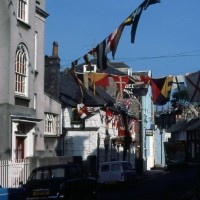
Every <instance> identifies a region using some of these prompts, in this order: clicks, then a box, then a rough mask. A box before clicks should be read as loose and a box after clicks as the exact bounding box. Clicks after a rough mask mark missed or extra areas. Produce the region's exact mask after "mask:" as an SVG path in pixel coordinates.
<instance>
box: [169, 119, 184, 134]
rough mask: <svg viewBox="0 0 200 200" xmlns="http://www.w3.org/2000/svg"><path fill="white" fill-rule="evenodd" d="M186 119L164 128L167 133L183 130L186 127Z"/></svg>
mask: <svg viewBox="0 0 200 200" xmlns="http://www.w3.org/2000/svg"><path fill="white" fill-rule="evenodd" d="M186 123H187V121H186V120H183V121H178V122H176V124H173V125H172V126H171V127H170V128H168V129H167V130H166V132H167V133H173V132H179V131H183V130H184V129H185V128H186Z"/></svg>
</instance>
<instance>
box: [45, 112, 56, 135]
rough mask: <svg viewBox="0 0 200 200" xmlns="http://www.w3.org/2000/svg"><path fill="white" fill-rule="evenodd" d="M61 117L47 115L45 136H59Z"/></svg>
mask: <svg viewBox="0 0 200 200" xmlns="http://www.w3.org/2000/svg"><path fill="white" fill-rule="evenodd" d="M59 125H60V122H59V116H58V115H54V114H50V113H46V114H45V125H44V127H45V130H44V131H45V134H52V135H58V134H59V130H60V126H59Z"/></svg>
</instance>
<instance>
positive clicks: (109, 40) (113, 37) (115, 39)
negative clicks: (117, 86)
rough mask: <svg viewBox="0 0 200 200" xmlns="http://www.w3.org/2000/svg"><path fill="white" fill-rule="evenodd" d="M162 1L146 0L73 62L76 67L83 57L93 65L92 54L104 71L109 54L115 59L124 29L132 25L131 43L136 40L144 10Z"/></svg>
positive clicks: (89, 64)
mask: <svg viewBox="0 0 200 200" xmlns="http://www.w3.org/2000/svg"><path fill="white" fill-rule="evenodd" d="M156 3H160V0H144V1H143V2H142V3H141V4H140V5H139V6H138V7H137V8H136V9H135V10H134V11H133V12H132V13H131V14H130V15H129V16H128V17H127V18H126V19H125V20H124V21H123V22H122V23H121V24H120V25H119V26H118V27H117V28H116V29H115V30H114V31H113V32H112V33H110V34H109V35H108V37H106V38H105V39H104V40H103V41H102V42H100V43H99V44H98V45H97V46H96V47H95V48H92V49H91V50H90V51H88V52H87V53H86V54H84V56H82V57H79V58H78V59H76V60H74V61H73V62H72V63H71V66H72V67H74V66H76V65H77V64H78V61H79V60H80V59H81V58H83V59H84V60H85V63H86V64H87V65H88V66H91V63H90V58H89V57H90V55H91V56H93V57H95V58H97V67H98V69H99V70H100V71H103V70H104V69H105V68H106V67H107V54H108V53H110V52H112V57H113V59H114V57H115V53H116V50H117V47H118V43H119V41H120V38H121V35H122V33H123V30H124V28H125V27H126V26H131V43H134V41H135V35H136V30H137V26H138V23H139V20H140V17H141V15H142V12H143V10H146V9H147V8H148V6H150V5H152V4H156Z"/></svg>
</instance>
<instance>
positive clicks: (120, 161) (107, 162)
mask: <svg viewBox="0 0 200 200" xmlns="http://www.w3.org/2000/svg"><path fill="white" fill-rule="evenodd" d="M114 163H130V162H129V161H124V160H118V161H106V162H101V163H99V164H100V165H103V164H114Z"/></svg>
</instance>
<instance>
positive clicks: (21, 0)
mask: <svg viewBox="0 0 200 200" xmlns="http://www.w3.org/2000/svg"><path fill="white" fill-rule="evenodd" d="M28 5H29V0H18V5H17V18H18V19H19V20H21V21H23V22H25V23H28V20H29V19H28Z"/></svg>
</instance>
